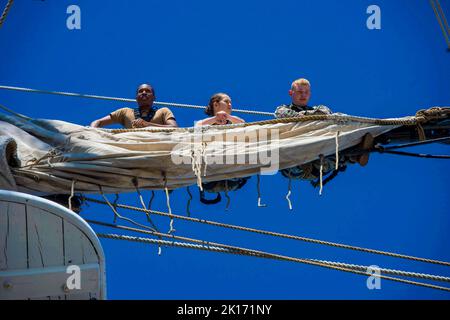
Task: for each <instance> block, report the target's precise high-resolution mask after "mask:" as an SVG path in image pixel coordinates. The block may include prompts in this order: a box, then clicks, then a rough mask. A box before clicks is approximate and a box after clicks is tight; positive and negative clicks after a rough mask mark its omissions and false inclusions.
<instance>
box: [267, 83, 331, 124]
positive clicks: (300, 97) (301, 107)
mask: <svg viewBox="0 0 450 320" xmlns="http://www.w3.org/2000/svg"><path fill="white" fill-rule="evenodd" d="M289 95H290V96H291V103H290V104H289V105H286V104H284V105H281V106H279V107H278V108H277V109H276V110H275V117H276V118H290V117H300V116H306V115H312V114H316V115H317V114H331V110H330V109H329V108H328V107H326V106H324V105H318V106H313V107H311V106H308V102H309V98H310V97H311V84H310V83H309V81H308V80H307V79H304V78H300V79H297V80H295V81H294V82H292V84H291V89H290V90H289Z"/></svg>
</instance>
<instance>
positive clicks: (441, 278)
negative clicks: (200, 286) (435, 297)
mask: <svg viewBox="0 0 450 320" xmlns="http://www.w3.org/2000/svg"><path fill="white" fill-rule="evenodd" d="M86 221H87V222H89V223H92V224H97V225H101V226H105V227H110V228H115V229H121V230H127V231H132V232H139V233H144V234H150V235H155V236H158V237H159V238H160V239H161V238H162V237H164V238H171V239H176V240H183V241H189V242H193V243H200V244H203V245H207V246H215V247H221V248H226V249H229V250H233V252H244V253H249V252H251V253H252V254H253V255H260V256H266V257H271V255H272V254H271V253H268V252H263V251H259V250H253V249H248V248H242V247H237V246H231V245H226V244H222V243H217V242H211V241H205V240H199V239H193V238H188V237H183V236H175V235H173V234H164V233H160V232H152V231H147V230H141V229H136V228H132V227H126V226H120V225H113V224H109V223H106V222H102V221H94V220H86ZM293 259H297V258H293ZM305 260H309V261H318V262H320V263H324V264H328V265H335V266H338V267H344V268H350V269H354V270H359V271H364V270H367V268H368V267H367V266H362V265H355V264H348V263H343V262H335V261H326V260H317V259H306V258H305ZM378 269H379V270H380V272H383V273H386V274H392V275H398V276H404V277H411V278H421V279H427V280H434V281H442V282H450V277H445V276H437V275H432V274H424V273H418V272H409V271H403V270H395V269H386V268H378Z"/></svg>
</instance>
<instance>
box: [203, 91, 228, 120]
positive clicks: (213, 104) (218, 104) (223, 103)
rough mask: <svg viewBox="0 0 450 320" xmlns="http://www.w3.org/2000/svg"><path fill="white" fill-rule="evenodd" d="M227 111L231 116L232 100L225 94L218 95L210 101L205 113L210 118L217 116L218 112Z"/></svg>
mask: <svg viewBox="0 0 450 320" xmlns="http://www.w3.org/2000/svg"><path fill="white" fill-rule="evenodd" d="M219 111H225V112H226V113H228V114H231V98H230V96H228V95H227V94H225V93H216V94H215V95H213V96H212V97H211V98H210V99H209V103H208V105H207V106H206V109H205V113H206V114H207V115H208V116H211V117H212V116H215V115H216V113H217V112H219Z"/></svg>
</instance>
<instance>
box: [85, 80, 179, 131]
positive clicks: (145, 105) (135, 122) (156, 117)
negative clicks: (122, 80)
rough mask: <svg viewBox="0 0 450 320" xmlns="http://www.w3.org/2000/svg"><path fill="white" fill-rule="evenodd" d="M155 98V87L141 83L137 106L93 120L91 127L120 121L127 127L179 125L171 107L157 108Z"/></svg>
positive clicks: (172, 126)
mask: <svg viewBox="0 0 450 320" xmlns="http://www.w3.org/2000/svg"><path fill="white" fill-rule="evenodd" d="M155 99H156V97H155V91H154V89H153V87H152V86H151V85H149V84H146V83H144V84H141V85H140V86H139V87H138V88H137V90H136V102H137V105H138V106H137V107H136V108H134V109H131V108H121V109H118V110H116V111H114V112H112V113H110V114H109V115H107V116H105V117H103V118H101V119H97V120H95V121H93V122H92V123H91V127H94V128H101V127H104V126H107V125H111V124H114V123H119V124H121V125H122V126H123V127H125V128H127V129H130V128H145V127H161V128H176V127H178V124H177V122H176V120H175V117H174V115H173V113H172V111H170V109H169V108H161V109H156V108H155V107H154V106H153V102H154V101H155Z"/></svg>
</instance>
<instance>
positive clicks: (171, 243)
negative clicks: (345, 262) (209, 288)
mask: <svg viewBox="0 0 450 320" xmlns="http://www.w3.org/2000/svg"><path fill="white" fill-rule="evenodd" d="M97 236H98V237H100V238H106V239H113V240H126V241H135V242H142V243H150V244H158V245H166V246H173V247H184V248H189V249H199V250H207V251H215V252H222V253H235V254H242V255H244V254H245V255H249V256H256V257H261V258H269V257H270V258H272V259H278V260H287V261H293V262H299V263H304V264H308V265H315V266H319V267H324V268H328V269H334V270H339V271H344V272H349V273H354V274H359V275H363V276H365V277H367V275H368V273H367V272H363V271H358V270H354V269H351V268H345V267H339V266H336V265H332V264H327V263H325V262H319V261H314V260H307V259H300V258H292V257H287V256H282V255H277V254H268V253H265V254H264V255H260V254H258V253H257V252H255V251H254V250H246V252H245V253H244V252H243V251H241V252H240V251H235V252H233V251H230V250H228V249H226V248H222V247H215V246H206V245H198V244H192V243H184V242H176V241H167V240H156V239H150V238H143V237H134V236H125V235H117V234H104V233H97ZM371 276H374V277H379V278H381V279H385V280H391V281H396V282H402V283H407V284H412V285H416V286H421V287H426V288H431V289H437V290H443V291H447V292H450V288H447V287H441V286H436V285H432V284H428V283H422V282H416V281H410V280H405V279H400V278H395V277H389V276H384V275H377V274H371Z"/></svg>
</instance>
